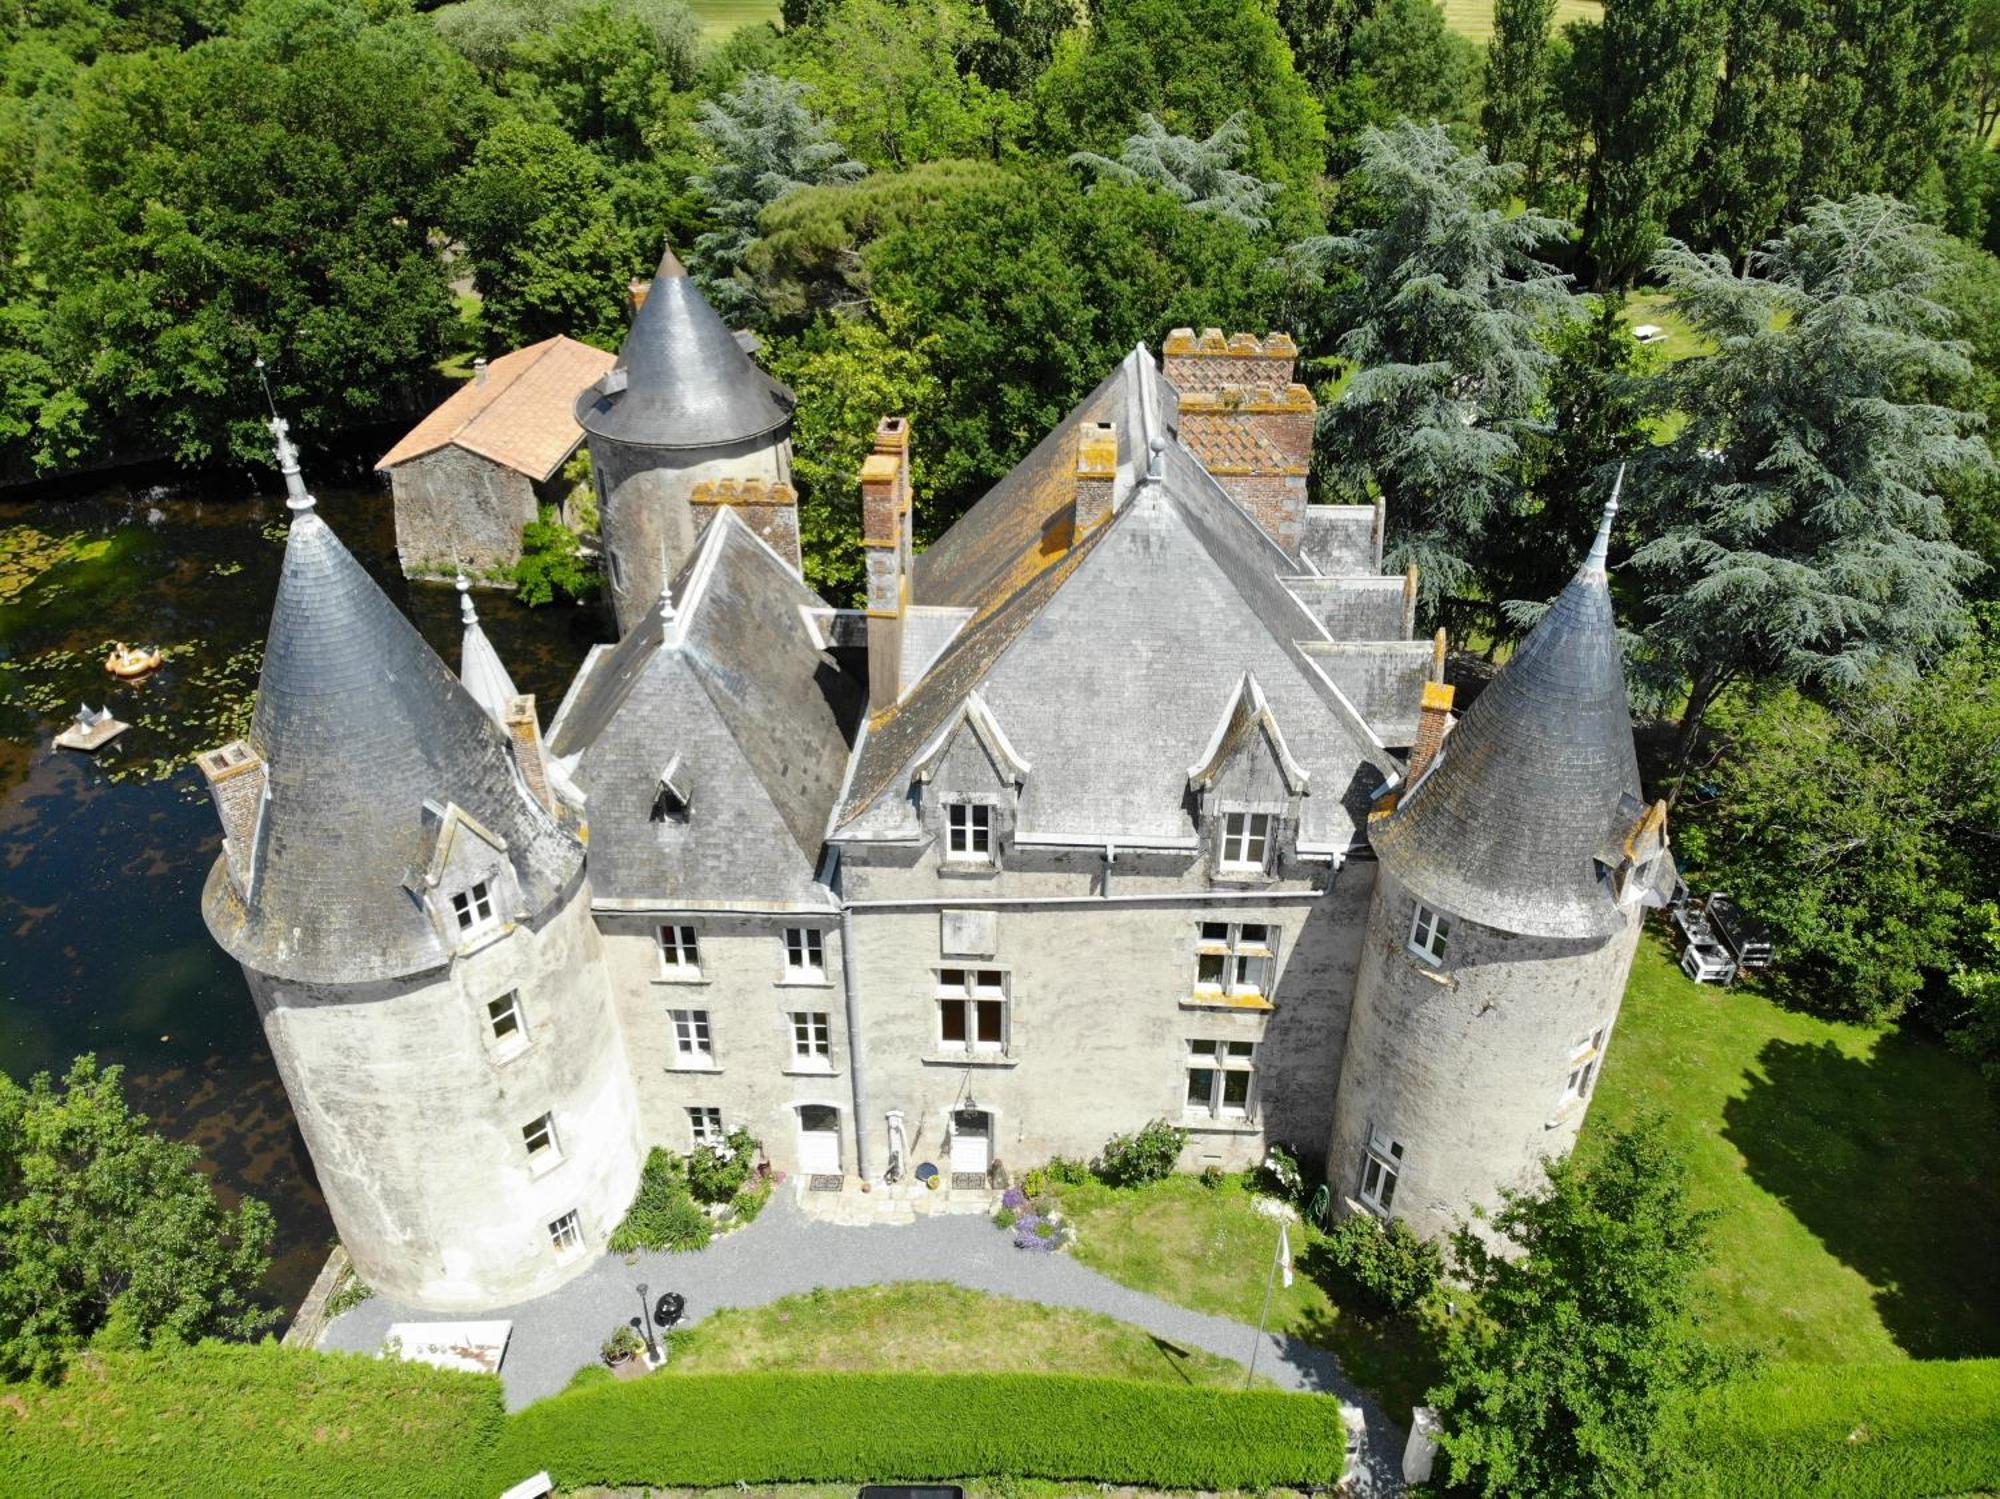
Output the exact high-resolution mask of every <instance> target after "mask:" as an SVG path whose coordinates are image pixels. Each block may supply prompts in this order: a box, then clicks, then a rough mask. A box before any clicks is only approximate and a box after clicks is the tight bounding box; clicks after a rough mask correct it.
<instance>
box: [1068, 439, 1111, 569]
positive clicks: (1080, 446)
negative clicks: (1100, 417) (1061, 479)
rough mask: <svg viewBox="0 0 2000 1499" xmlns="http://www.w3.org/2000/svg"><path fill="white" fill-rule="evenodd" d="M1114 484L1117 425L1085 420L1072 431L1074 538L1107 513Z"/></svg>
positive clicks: (1085, 531) (1107, 516)
mask: <svg viewBox="0 0 2000 1499" xmlns="http://www.w3.org/2000/svg"><path fill="white" fill-rule="evenodd" d="M1117 483H1118V428H1117V426H1116V425H1115V424H1114V423H1112V422H1085V423H1084V424H1083V425H1082V426H1081V427H1079V428H1078V429H1077V433H1076V523H1075V526H1074V531H1075V535H1076V540H1078V541H1081V540H1083V538H1084V535H1085V533H1087V532H1088V531H1090V530H1091V529H1092V528H1093V527H1095V526H1098V525H1101V524H1102V523H1103V522H1104V521H1106V520H1108V519H1109V518H1110V516H1111V501H1112V492H1113V490H1114V488H1115V487H1116V485H1117Z"/></svg>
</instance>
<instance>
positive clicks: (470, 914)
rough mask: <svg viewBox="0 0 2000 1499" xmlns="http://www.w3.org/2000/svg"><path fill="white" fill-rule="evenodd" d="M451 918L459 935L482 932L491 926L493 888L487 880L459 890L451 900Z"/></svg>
mask: <svg viewBox="0 0 2000 1499" xmlns="http://www.w3.org/2000/svg"><path fill="white" fill-rule="evenodd" d="M451 914H452V918H453V919H454V920H455V921H457V923H458V930H459V932H460V933H461V934H468V933H472V932H480V931H484V930H485V929H486V928H487V927H489V926H491V925H493V886H492V884H491V882H489V881H487V880H480V881H478V882H477V883H476V884H474V885H471V886H469V887H468V888H466V889H464V890H460V891H459V892H457V893H456V894H455V895H453V896H452V898H451Z"/></svg>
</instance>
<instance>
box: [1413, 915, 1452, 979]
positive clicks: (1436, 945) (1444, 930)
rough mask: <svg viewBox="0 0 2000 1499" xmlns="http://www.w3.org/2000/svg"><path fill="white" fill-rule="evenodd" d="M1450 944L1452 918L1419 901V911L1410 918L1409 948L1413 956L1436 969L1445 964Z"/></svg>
mask: <svg viewBox="0 0 2000 1499" xmlns="http://www.w3.org/2000/svg"><path fill="white" fill-rule="evenodd" d="M1450 942H1451V918H1450V917H1449V916H1446V915H1445V914H1444V913H1443V912H1441V911H1433V910H1432V909H1431V908H1430V907H1429V906H1427V905H1425V904H1424V903H1423V902H1422V901H1418V902H1417V909H1416V911H1415V912H1414V913H1412V915H1411V917H1410V940H1409V944H1408V946H1409V951H1410V954H1411V956H1413V957H1416V958H1420V959H1422V960H1423V961H1424V962H1426V963H1428V964H1430V965H1431V967H1433V968H1436V967H1437V966H1438V965H1439V964H1441V963H1443V962H1444V954H1445V948H1446V947H1447V946H1448V945H1449V944H1450Z"/></svg>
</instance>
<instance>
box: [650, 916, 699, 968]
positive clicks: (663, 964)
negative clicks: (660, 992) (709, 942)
mask: <svg viewBox="0 0 2000 1499" xmlns="http://www.w3.org/2000/svg"><path fill="white" fill-rule="evenodd" d="M653 950H654V951H655V952H656V953H658V954H659V959H660V963H659V971H658V972H657V973H655V974H654V975H653V977H654V978H655V980H656V981H658V982H661V983H668V984H700V983H706V982H707V980H706V979H704V978H703V977H702V972H701V941H700V934H699V933H698V932H697V931H696V930H695V925H694V923H693V922H691V921H660V922H655V923H654V925H653Z"/></svg>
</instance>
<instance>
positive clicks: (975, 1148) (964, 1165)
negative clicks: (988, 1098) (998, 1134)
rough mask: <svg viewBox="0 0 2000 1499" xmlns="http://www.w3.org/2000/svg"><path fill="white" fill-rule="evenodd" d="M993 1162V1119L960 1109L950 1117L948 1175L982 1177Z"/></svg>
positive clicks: (989, 1116) (976, 1110)
mask: <svg viewBox="0 0 2000 1499" xmlns="http://www.w3.org/2000/svg"><path fill="white" fill-rule="evenodd" d="M992 1163H993V1116H992V1115H991V1114H988V1113H985V1112H984V1111H982V1110H979V1109H960V1110H959V1111H958V1112H957V1113H955V1114H953V1115H952V1116H951V1174H952V1175H953V1176H958V1175H961V1174H964V1173H972V1174H977V1175H979V1176H984V1175H985V1174H986V1168H987V1167H988V1166H990V1165H991V1164H992Z"/></svg>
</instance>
